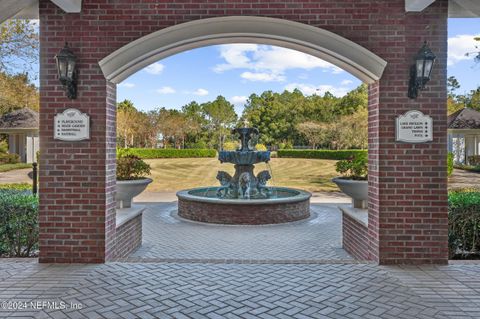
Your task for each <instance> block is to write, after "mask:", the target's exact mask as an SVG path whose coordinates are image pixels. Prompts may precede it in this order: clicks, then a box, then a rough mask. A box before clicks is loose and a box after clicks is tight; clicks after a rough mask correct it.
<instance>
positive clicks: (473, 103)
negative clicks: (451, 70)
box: [447, 54, 480, 114]
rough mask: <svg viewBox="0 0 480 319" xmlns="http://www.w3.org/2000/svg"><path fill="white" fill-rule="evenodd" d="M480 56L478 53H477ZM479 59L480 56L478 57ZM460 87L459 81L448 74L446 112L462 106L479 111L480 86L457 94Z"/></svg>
mask: <svg viewBox="0 0 480 319" xmlns="http://www.w3.org/2000/svg"><path fill="white" fill-rule="evenodd" d="M479 56H480V54H479ZM478 60H479V61H480V58H478ZM460 88H461V85H460V83H459V82H458V80H457V79H456V78H455V77H454V76H450V77H449V78H448V79H447V90H448V95H447V106H448V114H452V113H454V112H456V111H458V110H461V109H463V108H464V107H469V108H472V109H474V110H477V111H480V86H479V87H477V88H476V89H474V90H470V92H464V93H463V94H457V93H456V92H457V91H459V90H460Z"/></svg>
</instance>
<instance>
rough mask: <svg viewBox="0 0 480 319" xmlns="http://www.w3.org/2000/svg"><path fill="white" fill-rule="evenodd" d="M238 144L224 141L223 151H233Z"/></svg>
mask: <svg viewBox="0 0 480 319" xmlns="http://www.w3.org/2000/svg"><path fill="white" fill-rule="evenodd" d="M239 146H240V144H239V143H238V142H225V143H223V150H224V151H235V150H236V149H237V148H238V147H239Z"/></svg>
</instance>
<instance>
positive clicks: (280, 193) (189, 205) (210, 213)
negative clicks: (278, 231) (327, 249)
mask: <svg viewBox="0 0 480 319" xmlns="http://www.w3.org/2000/svg"><path fill="white" fill-rule="evenodd" d="M218 189H219V187H208V188H207V187H202V188H193V189H186V190H182V191H180V192H178V193H177V197H178V215H179V216H180V217H182V218H185V219H189V220H193V221H198V222H204V223H213V224H229V225H263V224H280V223H288V222H293V221H297V220H302V219H305V218H308V217H309V216H310V197H311V196H312V194H310V193H309V192H306V191H302V190H298V189H293V188H286V187H271V188H270V189H271V190H272V193H273V194H275V196H274V198H268V199H224V198H217V196H216V194H217V191H218Z"/></svg>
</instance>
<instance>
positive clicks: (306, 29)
mask: <svg viewBox="0 0 480 319" xmlns="http://www.w3.org/2000/svg"><path fill="white" fill-rule="evenodd" d="M229 43H258V44H270V45H276V46H280V47H285V48H289V49H294V50H297V51H300V52H303V53H307V54H310V55H312V56H315V57H318V58H320V59H323V60H325V61H327V62H330V63H332V64H334V65H336V66H338V67H340V68H342V69H344V70H345V71H347V72H350V73H351V74H353V75H354V76H356V77H358V78H359V79H360V80H362V81H363V82H366V83H373V82H375V81H377V80H379V79H380V78H381V76H382V74H383V70H384V69H385V67H386V64H387V62H386V61H385V60H383V59H382V58H380V57H379V56H377V55H375V54H374V53H372V52H371V51H369V50H367V49H365V48H364V47H362V46H360V45H358V44H356V43H354V42H352V41H350V40H348V39H345V38H343V37H341V36H339V35H337V34H335V33H332V32H329V31H327V30H323V29H320V28H316V27H312V26H309V25H305V24H302V23H298V22H292V21H287V20H282V19H275V18H266V17H252V16H246V17H245V16H231V17H220V18H209V19H202V20H197V21H192V22H187V23H182V24H179V25H176V26H173V27H169V28H165V29H162V30H159V31H156V32H153V33H151V34H149V35H146V36H144V37H142V38H140V39H137V40H136V41H133V42H131V43H129V44H127V45H125V46H123V47H121V48H120V49H118V50H116V51H114V52H113V53H111V54H110V55H108V56H107V57H105V58H104V59H102V60H101V61H100V62H99V65H100V67H101V69H102V72H103V74H104V75H105V78H106V79H107V80H109V81H111V82H113V83H119V82H121V81H123V80H124V79H126V78H127V77H128V76H130V75H132V74H133V73H135V72H137V71H139V70H141V69H142V68H144V67H146V66H148V65H150V64H151V63H153V62H155V61H158V60H161V59H163V58H166V57H168V56H171V55H174V54H177V53H180V52H183V51H187V50H190V49H194V48H200V47H204V46H208V45H214V44H229Z"/></svg>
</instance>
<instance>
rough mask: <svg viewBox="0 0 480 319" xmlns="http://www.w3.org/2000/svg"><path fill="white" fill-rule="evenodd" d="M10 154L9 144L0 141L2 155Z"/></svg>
mask: <svg viewBox="0 0 480 319" xmlns="http://www.w3.org/2000/svg"><path fill="white" fill-rule="evenodd" d="M7 152H8V144H7V142H6V141H0V153H7Z"/></svg>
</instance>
